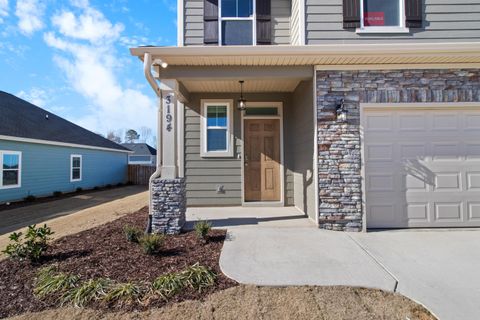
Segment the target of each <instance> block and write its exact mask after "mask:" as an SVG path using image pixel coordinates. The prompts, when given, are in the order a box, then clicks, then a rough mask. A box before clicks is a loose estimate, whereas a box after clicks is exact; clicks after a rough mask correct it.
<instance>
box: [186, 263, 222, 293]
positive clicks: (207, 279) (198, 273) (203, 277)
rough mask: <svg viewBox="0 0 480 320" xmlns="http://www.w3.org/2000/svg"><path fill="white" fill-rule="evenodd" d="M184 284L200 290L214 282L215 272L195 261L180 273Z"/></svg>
mask: <svg viewBox="0 0 480 320" xmlns="http://www.w3.org/2000/svg"><path fill="white" fill-rule="evenodd" d="M180 276H181V277H182V278H183V281H184V283H185V285H186V286H189V287H191V288H192V289H195V290H198V291H200V292H201V291H202V290H203V289H205V288H207V287H209V286H211V285H213V284H214V283H215V279H216V277H217V276H216V274H215V273H214V272H212V271H211V270H209V269H208V268H207V267H204V266H201V265H199V264H198V262H197V263H195V264H194V265H193V266H190V267H188V268H187V269H185V270H184V271H182V272H181V273H180Z"/></svg>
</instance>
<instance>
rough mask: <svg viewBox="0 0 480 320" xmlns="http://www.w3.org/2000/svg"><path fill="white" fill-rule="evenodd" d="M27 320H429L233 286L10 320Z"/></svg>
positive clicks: (376, 293)
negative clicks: (130, 307) (143, 303)
mask: <svg viewBox="0 0 480 320" xmlns="http://www.w3.org/2000/svg"><path fill="white" fill-rule="evenodd" d="M14 319H17V320H20V319H22V320H33V319H42V320H44V319H72V320H73V319H78V320H80V319H81V320H83V319H85V320H87V319H88V320H90V319H108V320H110V319H111V320H114V319H115V320H116V319H176V320H181V319H239V320H241V319H275V320H280V319H324V320H348V319H352V320H353V319H355V320H363V319H365V320H367V319H369V320H370V319H389V320H395V319H398V320H405V319H411V320H434V319H435V317H433V316H432V315H431V314H430V313H429V312H428V311H426V310H425V309H424V308H423V307H421V306H419V305H418V304H416V303H415V302H413V301H411V300H409V299H407V298H405V297H403V296H401V295H399V294H392V293H387V292H383V291H380V290H370V289H360V288H349V287H285V288H280V287H275V288H272V287H255V286H238V287H233V288H230V289H227V290H224V291H220V292H217V293H214V294H212V295H210V296H208V297H207V298H206V300H205V301H203V302H202V301H185V302H182V303H177V304H173V305H170V306H166V307H164V308H161V309H151V310H149V311H145V312H128V313H105V311H102V310H100V311H96V310H92V309H75V308H60V309H54V310H47V311H43V312H40V313H36V314H25V315H21V316H19V317H15V318H14Z"/></svg>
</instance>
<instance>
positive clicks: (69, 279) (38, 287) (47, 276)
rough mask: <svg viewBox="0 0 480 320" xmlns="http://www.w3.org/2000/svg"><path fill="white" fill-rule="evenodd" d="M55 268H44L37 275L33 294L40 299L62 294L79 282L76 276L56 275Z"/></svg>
mask: <svg viewBox="0 0 480 320" xmlns="http://www.w3.org/2000/svg"><path fill="white" fill-rule="evenodd" d="M56 271H57V269H56V268H55V267H52V266H50V267H46V268H43V269H41V270H40V271H39V272H38V274H37V279H36V281H35V286H34V289H33V293H34V294H35V295H36V296H37V297H38V298H40V299H42V298H45V297H47V296H48V295H51V294H59V293H64V292H66V291H68V290H70V289H72V288H74V287H75V285H76V284H77V282H78V281H79V279H80V278H79V277H78V276H74V275H69V274H66V273H62V272H60V273H57V272H56Z"/></svg>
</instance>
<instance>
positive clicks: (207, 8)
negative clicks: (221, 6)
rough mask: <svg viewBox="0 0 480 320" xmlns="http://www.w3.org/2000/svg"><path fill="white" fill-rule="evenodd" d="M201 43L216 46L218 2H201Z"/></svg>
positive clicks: (210, 0) (206, 0)
mask: <svg viewBox="0 0 480 320" xmlns="http://www.w3.org/2000/svg"><path fill="white" fill-rule="evenodd" d="M203 43H205V44H218V0H204V1H203Z"/></svg>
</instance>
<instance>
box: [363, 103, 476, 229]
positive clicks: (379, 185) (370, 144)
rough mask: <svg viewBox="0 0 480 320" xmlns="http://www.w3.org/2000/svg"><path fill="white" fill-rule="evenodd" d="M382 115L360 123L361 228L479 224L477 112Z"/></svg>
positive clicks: (434, 111)
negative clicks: (363, 216)
mask: <svg viewBox="0 0 480 320" xmlns="http://www.w3.org/2000/svg"><path fill="white" fill-rule="evenodd" d="M368 113H369V111H367V112H366V114H365V115H364V117H363V119H369V116H368ZM388 114H389V115H388ZM388 114H385V113H384V112H383V113H382V112H378V113H376V114H375V115H374V116H373V117H372V118H371V119H369V120H370V121H369V122H368V123H366V122H365V121H363V122H362V125H363V126H365V125H367V126H368V124H373V125H374V129H373V130H369V128H368V127H365V128H364V139H363V140H364V141H363V148H364V169H365V180H364V181H365V191H366V195H365V197H366V206H365V209H366V216H367V227H369V228H403V227H472V226H480V110H479V111H478V112H477V111H472V110H463V111H459V110H456V111H439V110H421V111H415V110H408V111H403V110H399V111H389V112H388Z"/></svg>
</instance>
